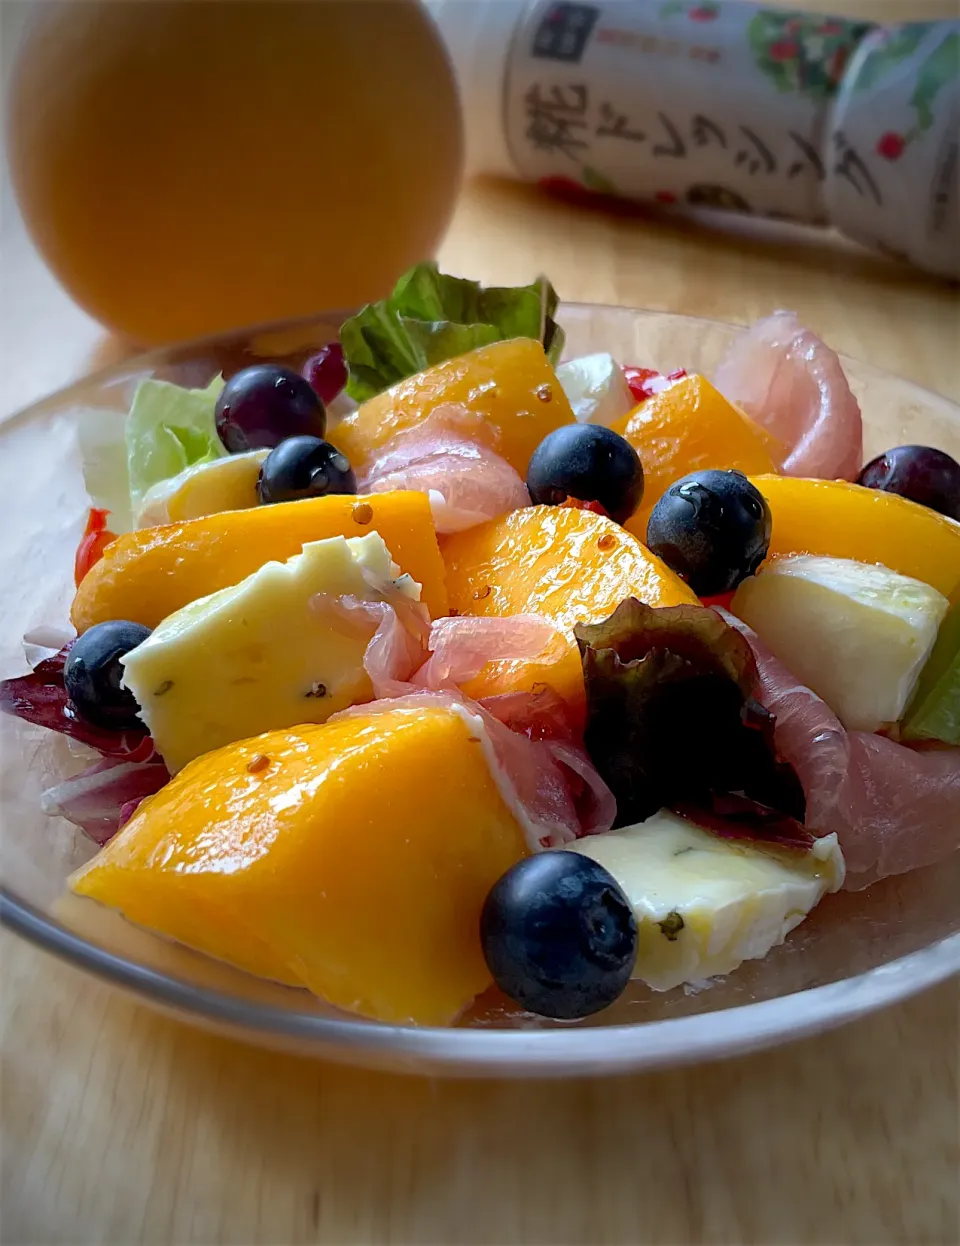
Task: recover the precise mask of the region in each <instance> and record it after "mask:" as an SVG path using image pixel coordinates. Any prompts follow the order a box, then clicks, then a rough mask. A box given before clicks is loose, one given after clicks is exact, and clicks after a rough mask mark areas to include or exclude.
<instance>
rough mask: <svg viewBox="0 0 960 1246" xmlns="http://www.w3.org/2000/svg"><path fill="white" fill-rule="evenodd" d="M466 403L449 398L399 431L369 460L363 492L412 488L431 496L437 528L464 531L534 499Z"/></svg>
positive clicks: (361, 486) (443, 531) (440, 531)
mask: <svg viewBox="0 0 960 1246" xmlns="http://www.w3.org/2000/svg"><path fill="white" fill-rule="evenodd" d="M477 419H478V417H477V416H476V415H475V414H474V413H473V412H471V411H469V410H468V409H467V408H466V407H459V406H455V405H454V404H452V403H446V404H444V405H442V406H439V407H437V408H436V409H435V410H434V411H432V412H431V413H430V415H429V416H428V417H427V418H426V419H425V420H424V421H423V422H422V423H421V424H419V425H418V426H417V427H416V428H413V429H410V430H408V431H407V432H403V433H398V434H397V436H395V437H393V438H391V439H390V441H389V442H388V443H387V445H386V447H385V448H384V450H383V451H382V452H381V453H380V454H378V455H376V456H375V457H374V458H373V459H372V460H371V461H370V462H369V463H368V464H367V466H366V468H365V470H364V472H363V474H362V475H361V477H360V479H359V481H358V488H359V490H360V491H361V492H363V493H383V492H387V491H388V490H391V489H413V490H415V491H417V492H420V493H426V494H427V495H428V496H429V498H430V507H431V510H432V512H433V519H434V523H435V524H436V528H437V532H439V533H451V532H462V531H464V530H465V529H466V528H472V527H474V526H475V525H476V524H479V523H484V522H485V521H486V520H488V519H496V518H498V517H499V516H500V515H505V514H506V513H507V512H508V511H512V510H516V509H518V507H521V506H529V505H530V495H529V494H528V493H527V489H526V485H524V483H523V481H522V480H521V479H520V477H519V476H518V475H517V473H516V471H514V469H513V468H512V467H511V466H510V464H509V463H508V462H507V461H506V460H505V459H503V458H501V457H500V455H499V454H497V453H496V452H495V451H494V450H493V449H491V448H490V447H489V446H488V445H487V444H485V441H484V440H483V437H484V436H485V435H486V436H489V434H488V433H486V434H485V430H483V429H481V428H479V427H478V424H477Z"/></svg>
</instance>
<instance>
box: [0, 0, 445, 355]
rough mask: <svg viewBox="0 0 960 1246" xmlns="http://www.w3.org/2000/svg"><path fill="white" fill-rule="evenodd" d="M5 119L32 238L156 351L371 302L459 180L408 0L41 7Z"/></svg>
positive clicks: (441, 223) (81, 1) (106, 318)
mask: <svg viewBox="0 0 960 1246" xmlns="http://www.w3.org/2000/svg"><path fill="white" fill-rule="evenodd" d="M7 119H8V120H7V126H8V135H7V148H8V152H9V160H10V167H11V176H12V180H13V184H14V189H15V191H16V194H17V197H18V200H19V202H20V205H21V208H22V211H23V215H24V218H25V220H26V222H27V226H28V228H29V230H30V233H31V234H32V236H33V238H34V240H35V242H36V244H37V246H38V248H39V249H40V251H41V252H42V254H43V255H44V257H45V258H46V260H47V262H48V263H49V265H50V267H51V268H52V270H53V271H54V273H55V274H56V275H57V277H58V278H59V279H60V281H61V282H62V283H63V285H64V286H65V287H66V289H67V290H68V291H69V293H70V294H71V295H72V296H73V297H74V298H75V299H76V300H77V302H78V303H80V304H81V306H82V307H84V308H85V309H86V310H87V311H88V312H90V313H91V314H92V315H93V316H95V317H96V318H97V319H99V320H100V321H101V322H102V323H103V324H105V325H107V326H108V327H109V328H111V329H113V330H115V331H118V332H120V333H122V334H123V335H125V336H127V337H130V338H132V339H134V340H136V341H139V342H143V343H148V344H154V343H161V342H169V341H174V340H179V339H184V338H189V337H195V336H198V335H203V334H208V333H214V332H218V331H221V330H224V329H228V328H231V327H235V326H239V325H244V324H251V323H257V322H263V321H270V320H274V319H281V318H285V317H291V316H298V315H305V314H308V313H310V312H315V311H318V310H321V309H323V308H329V307H350V306H353V305H356V304H358V303H362V302H365V301H368V300H371V299H375V298H379V297H381V296H382V295H384V294H386V293H387V292H388V291H389V289H390V287H391V285H392V283H393V282H394V281H395V280H396V278H397V277H398V276H399V275H400V274H401V273H402V272H403V271H405V269H406V268H407V267H409V266H410V265H411V264H413V263H415V262H416V261H417V260H420V259H423V258H424V257H427V256H429V255H431V254H432V252H433V250H434V249H435V247H436V245H437V243H438V242H439V240H440V238H441V236H442V234H443V231H444V229H445V227H446V225H447V223H448V221H449V218H450V214H451V212H452V209H453V204H454V201H455V197H456V193H457V190H458V186H459V181H460V176H461V164H462V135H461V119H460V110H459V102H458V98H457V92H456V86H455V83H454V79H453V75H452V71H451V68H450V66H449V64H448V62H447V59H446V55H445V52H444V50H443V47H442V44H441V42H440V39H439V36H438V35H437V33H436V31H435V30H434V27H433V25H432V22H431V19H430V18H429V16H428V15H427V13H426V12H425V11H424V10H423V9H422V8H421V7H420V5H419V3H417V0H244V2H242V3H239V2H236V0H127V2H125V3H120V4H118V3H116V2H115V0H53V2H52V3H49V2H48V3H44V4H38V5H37V10H36V13H35V14H34V15H33V17H32V19H31V21H30V23H29V25H28V28H27V30H26V32H25V35H24V38H23V42H22V44H21V47H20V49H19V54H18V56H17V59H16V63H15V66H14V71H13V73H12V75H11V82H10V97H9V105H8V109H7Z"/></svg>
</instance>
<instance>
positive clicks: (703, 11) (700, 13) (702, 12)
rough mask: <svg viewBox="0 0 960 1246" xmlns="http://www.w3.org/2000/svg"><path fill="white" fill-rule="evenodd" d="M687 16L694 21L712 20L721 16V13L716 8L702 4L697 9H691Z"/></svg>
mask: <svg viewBox="0 0 960 1246" xmlns="http://www.w3.org/2000/svg"><path fill="white" fill-rule="evenodd" d="M687 16H688V17H689V18H690V20H691V21H694V22H712V21H715V20H716V18H718V17H719V16H720V13H719V10H717V9H716V8H713V7H707V5H705V4H702V5H699V6H698V7H697V8H695V9H691V10H690V12H689V13H688V14H687Z"/></svg>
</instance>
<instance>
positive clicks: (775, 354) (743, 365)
mask: <svg viewBox="0 0 960 1246" xmlns="http://www.w3.org/2000/svg"><path fill="white" fill-rule="evenodd" d="M714 382H715V384H716V386H717V389H719V390H720V392H721V393H723V394H725V395H726V397H727V398H729V399H730V401H731V402H735V403H736V404H737V405H738V406H739V407H742V408H743V410H744V411H746V413H747V414H748V415H749V416H750V417H751V418H752V419H753V420H755V421H756V422H757V423H758V424H760V425H761V426H762V427H763V428H765V429H767V431H768V432H770V433H772V434H773V435H774V436H775V437H776V438H777V439H778V440H779V441H780V442H782V443H783V445H785V446H786V447H787V457H786V458H785V459H784V462H783V468H782V470H783V472H784V473H785V474H786V475H788V476H820V477H823V478H824V479H827V480H829V479H834V478H841V479H844V480H854V479H855V478H856V476H857V474H858V473H859V471H860V468H861V467H862V466H863V422H862V419H861V415H860V404H859V403H858V402H857V400H856V398H855V397H854V396H853V393H852V391H851V389H850V385H849V383H848V381H847V378H846V376H845V374H844V371H843V367H842V366H841V363H840V360H839V358H838V357H837V354H836V352H835V351H832V350H831V349H830V347H829V346H827V345H826V344H825V343H824V342H822V341H821V340H820V338H818V337H817V336H816V334H814V333H811V332H810V330H809V329H805V328H804V327H803V325H802V324H801V323H800V321H799V320H798V319H797V317H796V314H795V313H794V312H789V311H778V312H774V313H773V315H772V316H767V317H766V318H765V319H764V320H758V321H757V322H756V324H753V325H751V326H750V328H748V329H745V330H744V331H743V332H742V333H741V334H739V336H738V337H737V338H735V339H734V341H733V342H732V343H731V345H730V348H729V349H728V351H727V353H726V355H725V356H724V357H723V359H722V360H721V361H720V364H719V366H718V367H717V371H716V375H715V376H714Z"/></svg>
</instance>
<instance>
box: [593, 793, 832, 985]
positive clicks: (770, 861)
mask: <svg viewBox="0 0 960 1246" xmlns="http://www.w3.org/2000/svg"><path fill="white" fill-rule="evenodd" d="M570 851H573V852H581V853H583V854H584V855H585V856H588V857H592V858H593V859H594V860H595V861H598V862H599V863H600V864H601V865H602V866H604V868H605V869H607V870H609V872H610V873H611V874H612V875H613V877H614V878H615V879H616V880H617V882H618V883H619V884H620V887H621V888H622V890H623V892H624V894H625V895H626V897H627V899H628V900H629V901H630V904H631V906H632V908H633V911H634V914H635V916H636V919H637V928H638V931H639V936H640V937H639V944H638V950H637V964H636V969H635V970H634V974H633V976H634V977H635V978H640V979H642V980H643V981H644V982H646V983H647V985H648V986H651V987H653V989H654V990H656V991H668V990H670V989H671V987H675V986H679V985H680V984H681V983H683V982H697V981H701V980H702V979H704V978H711V977H714V976H715V975H718V974H726V973H730V972H731V971H732V970H734V969H736V968H737V966H738V965H740V964H742V963H743V961H745V960H755V959H758V958H759V957H762V956H766V954H767V952H769V951H770V949H771V948H773V947H776V945H777V944H779V943H782V942H783V941H784V939H785V938H786V937H787V935H788V934H789V933H790V931H791V930H793V929H794V927H795V926H798V925H799V924H800V922H802V921H803V919H804V918H805V917H806V916H807V914H808V913H809V912H810V910H811V909H813V908H814V906H815V905H816V904H817V903H819V901H820V900H821V899H822V898H823V896H824V895H826V893H827V892H830V891H837V890H839V888H840V887H841V885H842V884H843V879H844V873H845V868H844V862H843V856H842V854H841V852H840V846H839V844H838V842H837V837H836V835H827V836H825V837H824V838H822V839H818V840H817V841H816V843H815V844H814V846H813V848H812V849H811V850H810V851H809V852H798V851H794V850H791V849H787V848H779V847H777V846H775V845H767V844H763V845H761V844H759V843H758V842H757V841H756V840H744V839H722V838H721V837H720V836H718V835H713V834H711V833H710V832H709V831H705V830H703V829H702V828H701V827H699V826H695V825H694V824H693V823H692V822H688V821H687V820H686V819H685V818H681V817H678V816H677V815H676V814H673V813H669V812H667V811H666V810H661V811H660V812H659V813H657V814H654V816H653V817H651V818H648V819H647V820H646V821H645V822H640V823H637V824H636V825H635V826H628V827H624V828H623V829H622V830H618V831H606V832H605V833H604V834H602V835H588V836H587V837H586V838H585V839H580V840H578V841H577V842H576V844H572V845H571V846H570Z"/></svg>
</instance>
